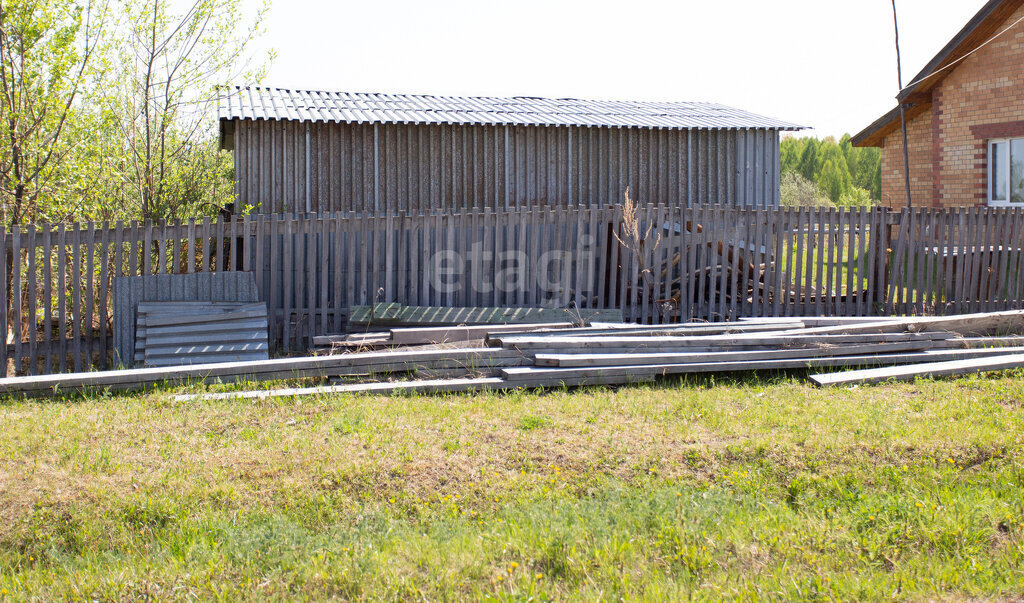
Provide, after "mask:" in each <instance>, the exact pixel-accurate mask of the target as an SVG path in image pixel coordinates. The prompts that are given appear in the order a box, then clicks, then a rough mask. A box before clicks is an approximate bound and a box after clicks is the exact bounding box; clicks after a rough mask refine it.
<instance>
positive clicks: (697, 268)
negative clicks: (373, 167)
mask: <svg viewBox="0 0 1024 603" xmlns="http://www.w3.org/2000/svg"><path fill="white" fill-rule="evenodd" d="M623 210H624V208H623V207H622V206H609V207H602V208H596V207H594V208H586V207H584V208H533V209H523V210H510V211H491V210H484V211H480V212H475V213H460V214H447V215H446V214H441V213H432V214H415V215H413V214H401V213H399V214H392V215H388V216H365V215H343V214H319V215H302V216H294V215H292V216H285V215H273V216H256V217H252V218H244V219H236V220H230V221H222V222H211V221H210V220H208V219H203V220H198V221H196V220H189V221H187V222H184V223H182V222H173V223H160V224H150V223H144V224H139V223H121V222H118V223H115V224H108V223H104V224H86V225H80V224H72V225H63V224H58V225H51V224H35V225H30V226H25V227H21V228H17V229H14V230H13V231H11V232H6V233H3V234H0V237H2V245H3V246H4V248H5V249H6V250H7V262H0V282H3V283H6V284H7V286H6V287H0V297H2V298H3V299H0V325H2V327H3V329H4V332H5V333H7V334H8V337H7V345H5V346H0V367H2V369H0V370H2V371H3V372H4V373H5V374H7V373H9V372H10V371H12V370H13V371H15V372H17V373H47V372H54V371H66V370H72V369H74V370H83V369H89V368H101V369H102V368H108V367H110V366H111V365H112V363H113V361H112V356H111V347H112V342H111V339H112V338H111V334H112V330H113V329H112V326H113V325H112V320H113V318H112V317H113V311H112V310H113V308H112V301H111V300H112V296H111V289H112V287H111V279H112V278H113V277H116V276H125V275H142V274H175V273H193V272H207V271H223V270H246V271H252V272H254V274H255V278H256V284H257V289H258V290H259V291H260V292H261V295H262V299H263V300H265V301H266V302H267V305H268V309H269V310H270V312H269V323H270V340H271V346H272V349H273V350H274V352H276V353H283V352H288V351H298V350H303V349H307V348H308V347H309V346H310V345H311V343H312V338H313V337H314V336H315V335H320V334H327V333H334V332H338V331H340V330H341V329H343V328H344V327H345V321H346V316H347V312H348V308H349V307H350V306H351V305H364V304H371V303H374V302H384V301H396V302H401V303H404V304H408V305H432V306H547V307H580V308H606V307H618V308H622V309H623V311H624V314H625V316H626V319H627V320H630V321H635V322H641V323H663V322H676V321H680V320H686V319H691V318H696V319H703V320H711V321H718V320H728V319H733V318H736V317H740V316H799V315H844V316H867V315H886V314H929V313H940V314H948V313H961V312H973V311H981V310H998V309H1007V308H1020V307H1022V306H1024V282H1022V280H1021V276H1022V253H1021V249H1022V247H1024V212H1021V211H1020V210H1009V209H987V208H969V209H966V208H965V209H954V210H948V211H947V210H932V209H915V210H912V211H911V210H903V211H890V210H887V209H884V208H857V209H853V210H845V209H830V208H781V209H768V210H765V209H752V208H738V207H729V206H695V207H690V208H685V207H684V208H680V207H665V206H646V207H641V208H640V209H639V210H638V211H637V212H636V214H635V216H634V218H633V219H630V216H624V215H623ZM631 233H632V234H631ZM12 293H14V294H13V295H12Z"/></svg>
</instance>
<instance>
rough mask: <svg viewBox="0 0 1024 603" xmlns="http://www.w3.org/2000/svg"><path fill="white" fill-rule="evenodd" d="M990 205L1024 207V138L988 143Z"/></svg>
mask: <svg viewBox="0 0 1024 603" xmlns="http://www.w3.org/2000/svg"><path fill="white" fill-rule="evenodd" d="M988 203H989V205H1011V204H1014V205H1017V204H1019V205H1024V138H1007V139H1003V140H992V141H989V143H988Z"/></svg>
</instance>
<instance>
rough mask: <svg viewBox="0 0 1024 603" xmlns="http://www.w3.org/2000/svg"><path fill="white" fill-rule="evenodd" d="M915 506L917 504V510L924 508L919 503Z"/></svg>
mask: <svg viewBox="0 0 1024 603" xmlns="http://www.w3.org/2000/svg"><path fill="white" fill-rule="evenodd" d="M916 504H917V508H918V509H920V508H921V507H923V506H924V505H922V504H921V503H916Z"/></svg>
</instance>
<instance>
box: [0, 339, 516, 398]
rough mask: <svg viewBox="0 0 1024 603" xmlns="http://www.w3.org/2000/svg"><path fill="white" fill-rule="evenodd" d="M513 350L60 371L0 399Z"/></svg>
mask: <svg viewBox="0 0 1024 603" xmlns="http://www.w3.org/2000/svg"><path fill="white" fill-rule="evenodd" d="M515 357H522V355H521V354H520V353H518V352H516V351H513V350H502V349H494V348H467V349H457V350H413V351H408V352H366V353H359V354H341V355H337V356H305V357H300V358H276V359H272V360H261V361H258V362H226V363H220V364H194V365H191V366H176V367H171V368H163V367H161V368H141V369H126V370H118V371H104V372H85V373H61V374H56V375H41V376H32V377H7V378H3V379H0V395H14V394H29V395H39V394H66V393H74V392H81V391H92V390H97V389H99V390H103V389H112V390H133V389H144V388H147V387H151V386H153V385H156V384H158V383H171V384H179V383H180V384H184V383H209V382H221V381H245V380H252V381H269V380H274V379H293V378H294V379H307V378H325V377H329V376H332V375H337V374H338V373H339V372H340V371H341V370H344V369H349V368H351V367H356V366H358V367H371V368H372V367H373V366H374V365H382V364H392V363H398V362H405V363H409V364H413V363H416V362H427V361H430V360H436V359H453V360H460V361H462V362H464V363H465V364H467V365H473V363H477V364H483V362H484V359H494V358H515Z"/></svg>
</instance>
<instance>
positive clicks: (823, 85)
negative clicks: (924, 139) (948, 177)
mask: <svg viewBox="0 0 1024 603" xmlns="http://www.w3.org/2000/svg"><path fill="white" fill-rule="evenodd" d="M243 1H244V2H245V3H246V5H245V6H246V9H247V12H249V13H250V14H255V11H256V9H257V7H258V6H259V4H260V0H243ZM984 4H985V1H984V0H896V7H897V11H898V16H899V25H900V50H901V53H902V63H903V78H904V79H903V81H904V84H906V83H909V81H910V80H911V79H912V78H913V76H914V75H916V74H917V73H918V72H919V71H920V70H921V69H922V68H923V67H924V65H925V63H927V62H928V61H929V60H930V59H931V58H932V57H933V56H934V55H935V54H936V53H938V51H939V50H941V49H942V47H943V46H945V44H946V43H947V42H948V41H949V40H950V39H951V38H952V37H953V36H954V35H955V34H956V33H957V32H958V31H959V30H960V29H961V28H962V27H963V26H964V24H965V23H966V22H967V21H968V20H969V19H970V18H971V16H973V15H974V14H975V13H976V12H977V11H978V10H979V9H980V8H981V7H982V6H983V5H984ZM268 49H273V50H274V52H275V53H276V58H275V59H274V61H273V62H272V63H271V65H270V68H269V71H268V73H267V77H266V78H265V79H264V84H266V85H268V86H273V87H281V88H296V89H308V90H343V91H350V92H391V93H411V94H437V95H461V96H542V97H555V98H565V97H571V98H586V99H612V100H623V99H625V100H662V101H666V100H667V101H672V100H675V101H708V102H715V103H722V104H725V105H730V106H733V107H738V108H741V109H745V110H748V111H752V112H754V113H759V114H763V115H767V116H771V117H775V118H778V119H784V120H787V121H790V122H793V123H797V124H800V125H804V126H808V127H811V128H813V130H812V131H810V132H807V133H808V134H811V135H815V136H829V135H831V136H837V137H838V136H841V135H842V134H843V133H846V132H848V133H851V134H855V133H857V132H858V131H860V130H861V129H863V128H864V127H866V126H867V125H868V124H870V123H871V122H872V121H874V120H875V119H877V118H878V117H879V116H881V115H882V114H883V113H885V112H886V111H888V110H889V109H891V108H892V107H894V106H895V100H894V97H895V95H896V93H897V91H898V85H897V76H896V53H895V49H894V44H893V22H892V5H891V3H890V0H733V1H731V2H715V1H714V0H710V1H709V0H702V1H694V0H680V1H676V2H669V1H653V0H632V1H631V2H622V1H620V2H603V1H600V0H590V1H576V0H547V1H543V0H517V1H514V2H492V1H486V0H477V1H475V2H473V1H461V0H431V1H429V2H426V1H422V0H421V1H416V0H359V1H352V0H336V1H326V0H319V1H318V0H271V5H270V12H269V15H268V19H267V21H266V32H265V34H264V35H263V36H262V37H261V38H260V39H259V41H258V42H257V46H256V47H255V48H254V51H255V52H256V53H257V55H259V56H262V55H263V54H264V53H265V52H266V51H267V50H268Z"/></svg>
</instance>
